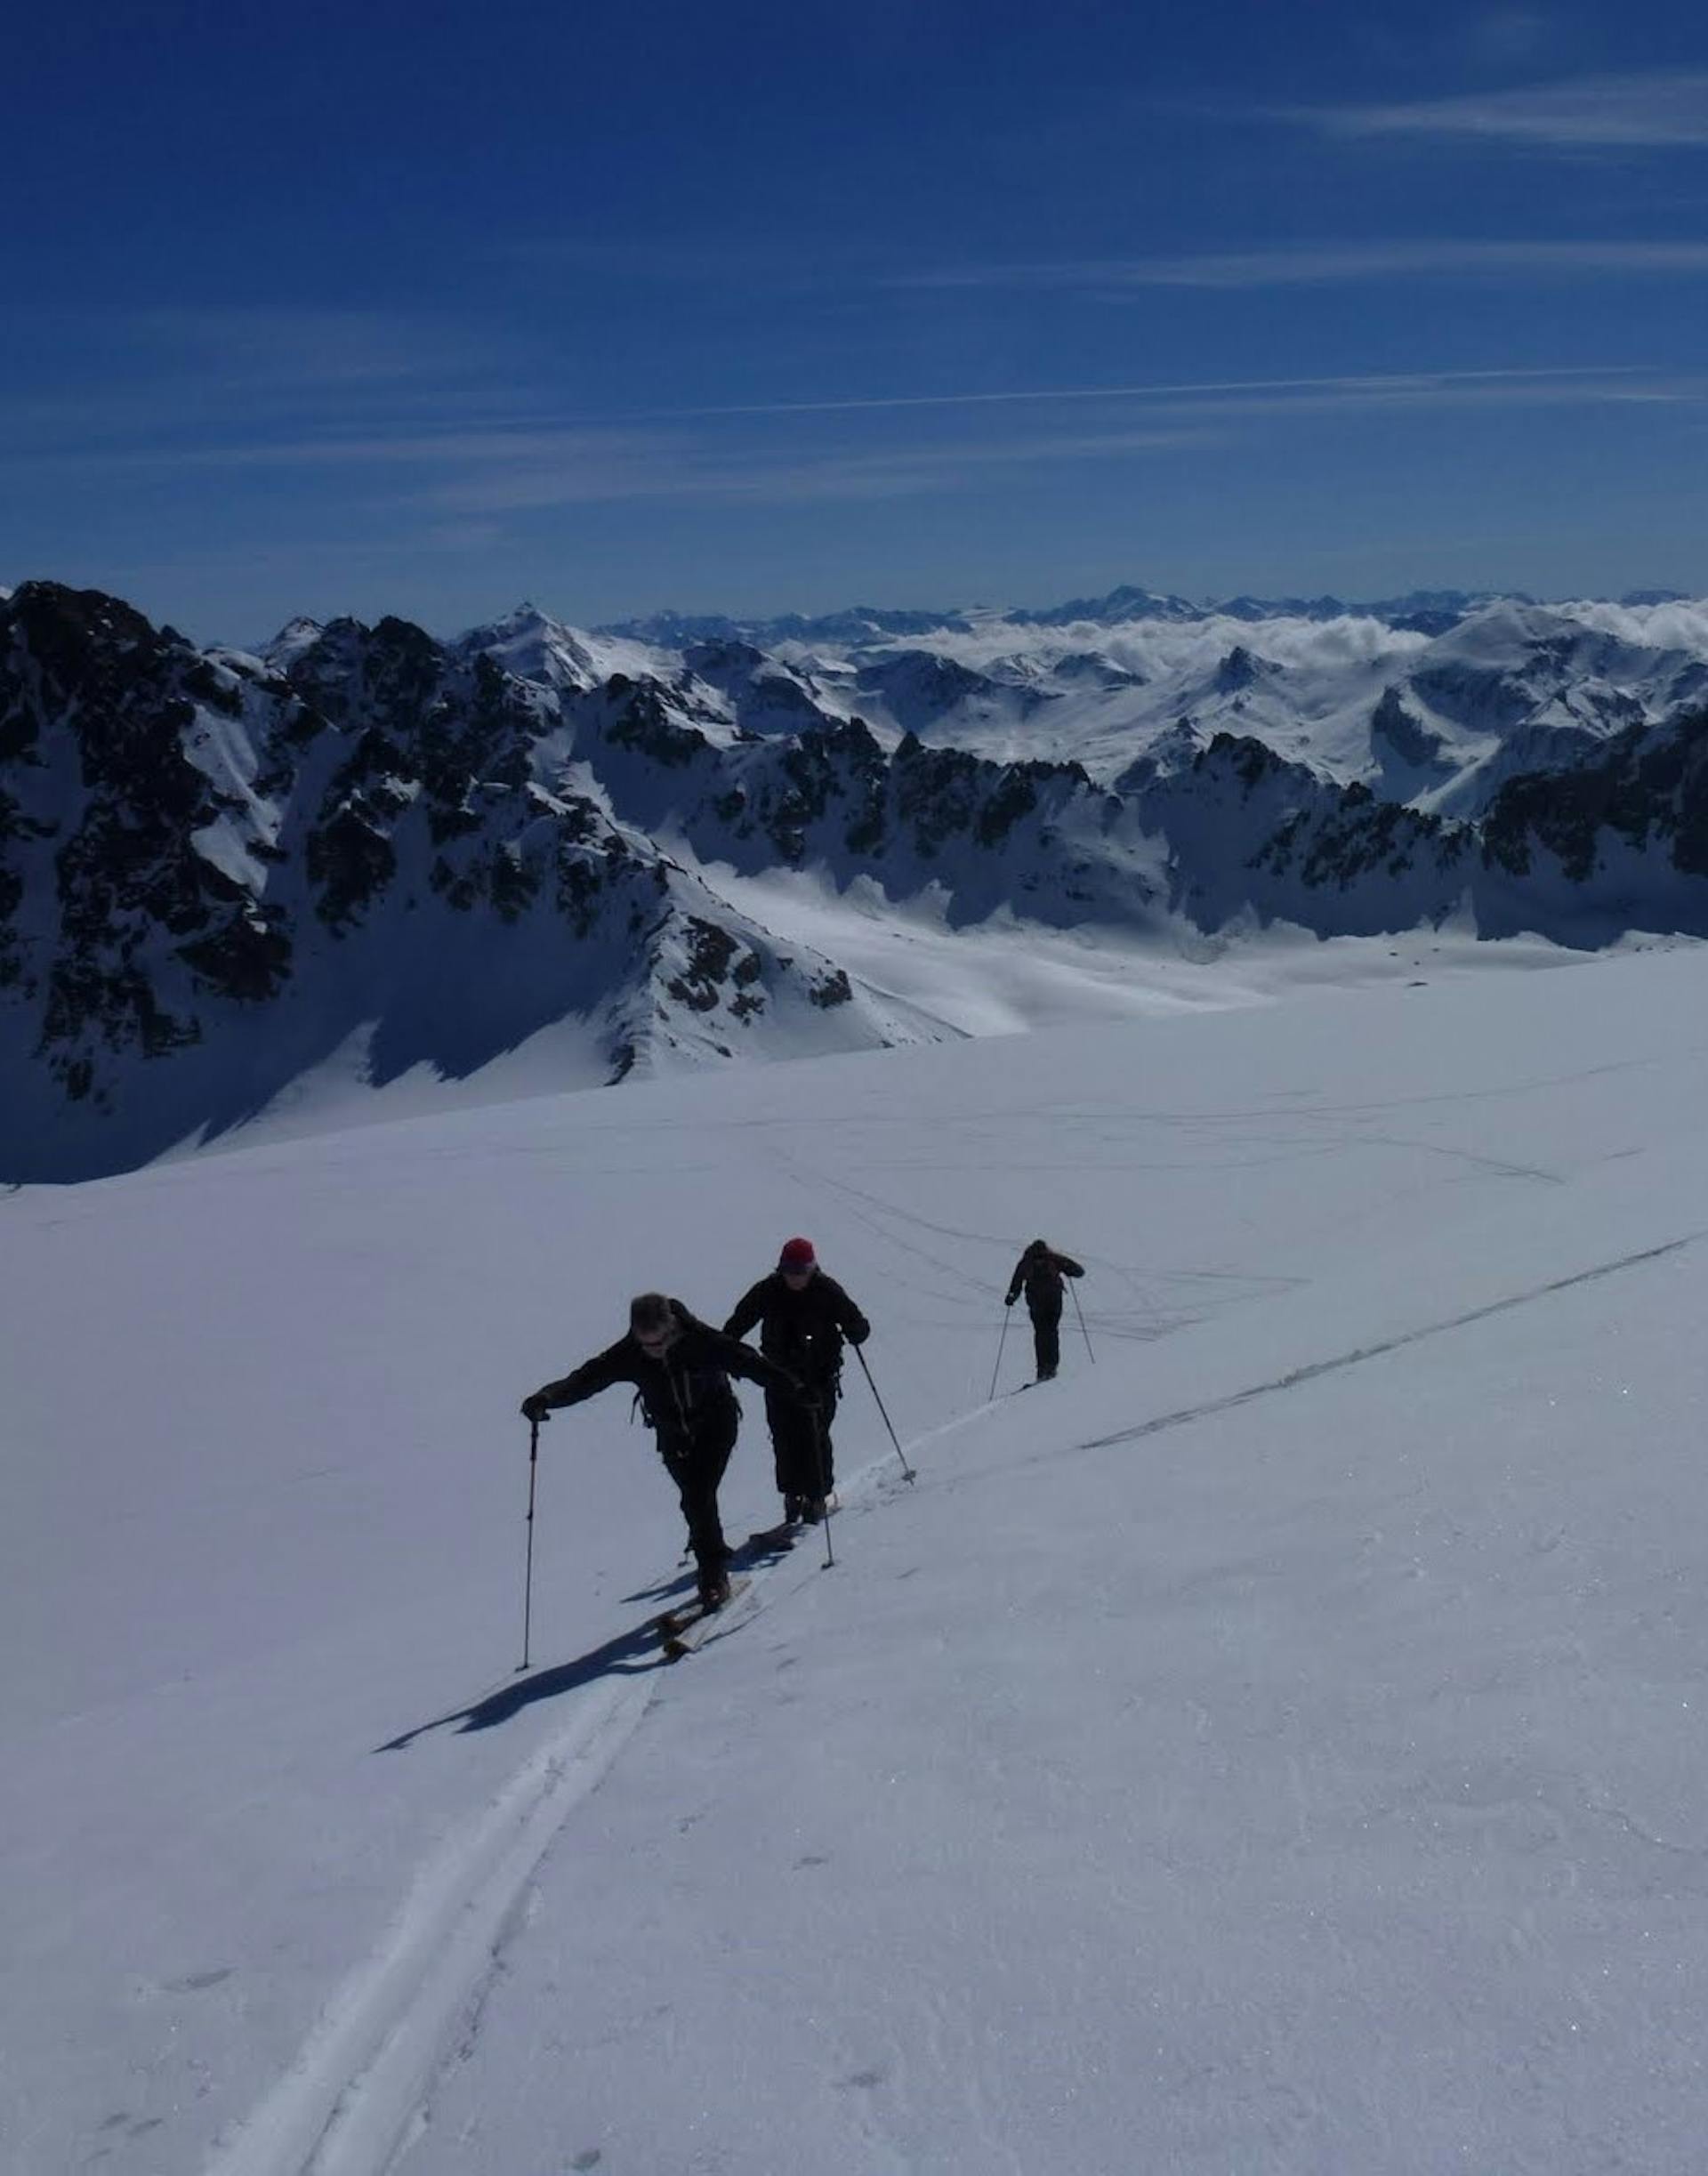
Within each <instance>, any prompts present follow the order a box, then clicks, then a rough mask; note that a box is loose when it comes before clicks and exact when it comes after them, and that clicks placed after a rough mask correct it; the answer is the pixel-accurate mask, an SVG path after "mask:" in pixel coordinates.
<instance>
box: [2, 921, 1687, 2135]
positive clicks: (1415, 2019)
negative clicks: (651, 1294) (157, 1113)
mask: <svg viewBox="0 0 1708 2176" xmlns="http://www.w3.org/2000/svg"><path fill="white" fill-rule="evenodd" d="M1551 957H1552V958H1553V959H1555V960H1558V959H1559V957H1560V955H1558V954H1555V955H1551ZM926 971H927V970H925V969H922V973H923V972H926ZM930 971H931V972H935V970H930ZM945 972H947V969H946V970H945ZM1414 977H1415V979H1414V981H1413V982H1412V983H1410V984H1409V985H1406V984H1400V983H1397V982H1390V983H1389V984H1387V985H1386V986H1385V987H1361V988H1357V989H1352V988H1336V987H1318V988H1299V989H1295V990H1293V991H1291V992H1289V993H1287V994H1285V995H1284V996H1283V997H1282V999H1281V1001H1280V1002H1271V1003H1261V1002H1260V1003H1248V1004H1246V1005H1244V1006H1241V1007H1235V1008H1233V1009H1221V1010H1206V1009H1202V1008H1201V1007H1200V1006H1199V1005H1197V1004H1196V1003H1181V1004H1180V1006H1179V1008H1178V1009H1176V1010H1172V1011H1156V1012H1155V1013H1153V1014H1151V1015H1150V1016H1148V1017H1146V1016H1140V1017H1132V1018H1129V1019H1122V1020H1119V1021H1117V1022H1114V1023H1110V1024H1104V1025H1101V1026H1085V1025H1069V1026H1065V1027H1061V1028H1057V1029H1055V1030H1053V1031H1052V1032H1050V1033H1048V1034H1039V1035H1035V1036H1003V1037H1001V1038H1000V1039H995V1040H991V1039H985V1040H974V1041H964V1042H955V1043H950V1044H937V1045H931V1046H922V1047H916V1048H914V1049H909V1050H899V1051H891V1052H874V1053H869V1054H864V1055H858V1056H850V1057H843V1058H826V1059H812V1060H802V1061H800V1062H797V1063H792V1064H786V1065H778V1066H775V1067H768V1068H746V1069H739V1070H736V1069H732V1070H730V1071H728V1072H723V1073H717V1074H708V1075H701V1076H696V1077H692V1078H684V1079H678V1080H661V1081H658V1082H655V1083H650V1084H641V1085H632V1086H629V1087H626V1088H624V1089H623V1090H622V1091H620V1092H614V1093H610V1094H579V1095H564V1096H547V1095H543V1094H538V1093H536V1094H534V1095H532V1096H531V1097H529V1098H528V1100H520V1101H515V1102H511V1103H487V1104H486V1105H485V1106H483V1107H481V1108H469V1109H465V1110H461V1111H456V1110H452V1111H446V1110H442V1109H441V1110H437V1111H434V1112H431V1113H429V1114H426V1115H423V1116H413V1117H399V1118H396V1119H394V1120H392V1121H391V1122H388V1123H379V1124H369V1125H366V1126H362V1127H359V1128H356V1129H353V1130H349V1131H342V1132H322V1133H318V1134H309V1135H304V1136H303V1137H302V1138H296V1139H286V1138H276V1139H273V1140H260V1141H258V1142H257V1143H256V1144H255V1145H252V1146H249V1147H246V1148H239V1149H236V1150H232V1151H229V1152H226V1153H221V1154H207V1155H203V1156H200V1157H185V1158H183V1159H181V1160H179V1161H176V1162H171V1163H165V1164H158V1165H153V1166H151V1167H149V1168H148V1169H145V1170H143V1171H141V1172H138V1173H133V1174H131V1175H129V1176H126V1177H123V1178H118V1179H113V1180H109V1181H101V1182H98V1183H93V1184H89V1185H85V1186H81V1187H77V1188H64V1189H55V1188H46V1187H33V1188H26V1189H21V1190H20V1191H15V1192H12V1193H11V1194H9V1195H6V1196H4V1197H0V1279H4V1283H3V1285H0V1350H3V1352H4V1359H3V1361H0V1366H4V1385H5V1392H6V1400H5V1423H4V1431H0V1654H3V1655H4V1680H3V1681H0V1730H3V1731H4V1741H3V1743H4V1760H3V1761H0V1955H3V1956H4V1959H5V1970H4V1978H3V1980H0V2166H4V2169H5V2170H6V2171H8V2172H14V2176H62V2172H65V2171H68V2170H72V2169H88V2168H99V2169H102V2170H109V2171H111V2172H114V2176H118V2172H124V2176H186V2172H197V2176H203V2172H205V2176H380V2172H382V2171H397V2172H399V2176H560V2172H568V2171H571V2170H592V2169H598V2170H600V2172H611V2176H630V2172H633V2176H642V2172H644V2176H663V2172H696V2176H699V2172H708V2176H709V2172H721V2171H730V2172H735V2171H740V2172H742V2176H794V2172H798V2171H801V2170H803V2169H806V2168H828V2169H834V2170H836V2171H837V2172H839V2176H880V2172H882V2176H891V2172H901V2171H908V2172H920V2176H925V2172H929V2176H990V2172H995V2171H1001V2172H1024V2176H1039V2172H1065V2171H1074V2172H1127V2171H1145V2172H1170V2176H1174V2172H1180V2176H1226V2172H1230V2171H1235V2170H1237V2171H1239V2172H1242V2176H1247V2172H1287V2176H1377V2172H1380V2176H1437V2172H1445V2171H1447V2170H1455V2171H1463V2170H1470V2171H1476V2172H1487V2176H1494V2172H1499V2176H1531V2172H1534V2176H1588V2172H1591V2171H1602V2170H1607V2169H1610V2168H1615V2167H1624V2168H1630V2169H1633V2170H1640V2171H1642V2172H1644V2176H1685V2172H1699V2171H1700V2170H1701V2169H1702V2167H1703V2165H1704V2139H1708V2078H1705V2077H1704V2048H1703V2037H1702V2019H1703V2017H1704V2013H1705V2012H1708V1828H1705V1827H1704V1805H1708V1745H1705V1744H1704V1700H1708V1478H1704V1449H1705V1448H1708V1445H1705V1442H1704V1438H1705V1436H1708V1429H1705V1427H1704V1423H1705V1422H1708V1344H1705V1343H1704V1334H1703V1326H1704V1319H1708V1136H1705V1135H1704V1125H1703V1116H1704V1109H1705V1108H1708V949H1704V947H1698V946H1691V945H1687V944H1680V945H1676V946H1667V947H1658V948H1656V949H1653V950H1648V951H1642V952H1637V953H1633V954H1628V955H1623V956H1607V957H1603V958H1600V959H1598V960H1596V961H1594V962H1592V963H1586V964H1578V965H1574V966H1572V967H1570V968H1569V969H1564V968H1563V969H1561V970H1560V971H1551V972H1545V973H1544V972H1506V973H1490V972H1483V973H1463V972H1459V971H1455V967H1454V963H1453V962H1452V961H1447V962H1446V963H1438V962H1435V961H1432V960H1430V959H1428V958H1427V957H1426V958H1425V960H1424V962H1423V963H1422V964H1420V965H1419V966H1418V967H1417V968H1416V969H1415V970H1414ZM795 1231H803V1232H806V1233H807V1234H809V1235H810V1237H812V1238H813V1239H814V1240H815V1241H816V1243H817V1245H818V1252H819V1254H820V1257H821V1259H822V1260H823V1261H824V1263H825V1265H826V1268H827V1269H829V1270H831V1272H832V1273H833V1274H834V1275H835V1276H837V1277H839V1278H841V1280H842V1282H843V1283H844V1284H845V1285H847V1286H848V1288H849V1290H850V1293H851V1294H853V1295H854V1297H855V1298H856V1299H857V1301H858V1302H859V1303H860V1304H861V1305H862V1306H863V1307H865V1309H866V1311H867V1312H868V1313H869V1314H870V1315H871V1316H872V1318H873V1320H874V1337H873V1340H872V1342H871V1344H870V1345H869V1346H868V1347H867V1348H866V1355H867V1358H869V1360H870V1362H871V1366H872V1370H873V1374H874V1381H875V1382H876V1384H877V1387H878V1389H879V1390H880V1391H881V1392H882V1398H883V1401H884V1404H885V1406H887V1408H888V1411H889V1413H890V1416H891V1418H892V1419H893V1421H894V1422H895V1424H896V1427H897V1430H898V1433H899V1435H900V1437H901V1439H902V1440H903V1442H904V1444H905V1445H906V1454H907V1457H908V1460H909V1461H910V1462H911V1463H912V1464H913V1465H914V1467H915V1468H916V1470H917V1480H916V1481H915V1482H914V1483H912V1484H910V1483H909V1482H908V1481H907V1480H906V1478H905V1477H904V1474H903V1471H902V1467H901V1462H900V1461H899V1460H898V1457H897V1455H896V1453H895V1450H894V1448H893V1447H892V1446H891V1444H890V1439H889V1438H888V1436H887V1435H886V1434H885V1432H884V1431H883V1428H882V1422H881V1420H880V1416H879V1414H878V1410H877V1407H876V1405H875V1403H874V1399H873V1398H872V1396H871V1394H870V1392H869V1390H868V1389H867V1386H866V1382H865V1380H864V1379H863V1377H862V1376H861V1374H859V1372H858V1368H851V1369H850V1374H849V1377H848V1379H847V1380H846V1382H845V1384H844V1402H843V1406H842V1412H841V1415H840V1417H839V1422H838V1426H837V1442H838V1464H839V1473H840V1477H841V1481H842V1510H841V1511H840V1512H839V1513H838V1515H837V1517H836V1518H835V1519H834V1522H833V1525H832V1527H831V1530H830V1531H831V1535H832V1538H833V1540H834V1550H835V1563H834V1567H833V1568H829V1569H826V1568H824V1542H823V1536H822V1535H819V1534H809V1535H806V1537H805V1538H804V1539H802V1541H801V1542H800V1543H798V1544H797V1546H796V1547H795V1549H794V1551H793V1552H792V1553H791V1554H790V1555H788V1556H787V1557H786V1558H785V1559H782V1560H781V1561H778V1562H775V1563H761V1564H760V1565H758V1566H757V1567H755V1573H754V1577H753V1584H752V1586H751V1587H750V1589H749V1590H748V1592H747V1593H746V1594H745V1596H744V1597H742V1599H741V1600H739V1601H738V1602H737V1605H736V1606H735V1607H734V1608H732V1610H731V1612H730V1614H729V1617H728V1618H727V1619H726V1620H725V1621H724V1623H723V1624H721V1625H720V1626H719V1627H718V1628H717V1630H716V1632H714V1634H713V1637H712V1638H711V1639H710V1640H708V1641H707V1643H706V1644H705V1647H704V1648H703V1649H702V1650H701V1651H700V1652H699V1653H698V1654H697V1655H696V1656H692V1657H691V1658H689V1659H688V1660H686V1661H684V1662H682V1663H681V1664H678V1665H674V1666H663V1665H660V1664H659V1663H658V1660H657V1655H656V1652H655V1649H654V1648H653V1646H652V1643H651V1642H650V1641H649V1639H648V1637H647V1634H646V1629H645V1628H646V1625H647V1623H648V1620H649V1617H651V1616H653V1615H654V1614H656V1612H657V1610H658V1609H659V1608H661V1607H662V1606H663V1600H662V1599H661V1598H663V1597H665V1596H668V1595H672V1594H674V1593H675V1592H678V1591H679V1590H680V1588H681V1585H683V1584H686V1576H685V1574H684V1573H683V1572H682V1571H681V1569H680V1568H679V1567H678V1565H677V1551H678V1549H679V1547H680V1545H681V1524H680V1519H679V1518H678V1515H677V1512H676V1509H675V1505H674V1502H673V1492H672V1490H671V1488H670V1487H669V1485H668V1483H667V1481H666V1479H665V1476H664V1474H663V1472H662V1471H661V1470H660V1468H659V1466H658V1464H657V1459H656V1457H655V1456H654V1455H653V1453H652V1450H651V1448H650V1444H649V1439H648V1438H647V1437H646V1436H645V1435H644V1434H643V1432H642V1431H641V1429H640V1428H639V1427H638V1426H636V1425H632V1424H631V1422H630V1419H629V1413H628V1406H627V1401H626V1399H625V1398H624V1397H622V1395H621V1394H620V1393H616V1392H613V1393H609V1394H608V1395H607V1396H606V1397H605V1398H602V1399H600V1400H599V1401H597V1402H595V1403H593V1404H591V1405H588V1406H582V1407H578V1408H576V1409H574V1410H573V1411H570V1412H567V1413H563V1414H558V1415H557V1416H556V1417H555V1418H554V1419H553V1421H552V1422H551V1423H550V1424H549V1425H548V1426H547V1427H546V1428H544V1430H543V1431H542V1438H543V1440H542V1447H541V1463H540V1471H539V1494H538V1506H537V1518H536V1528H535V1555H534V1585H533V1621H532V1658H533V1666H532V1668H531V1669H529V1670H528V1672H519V1671H518V1669H517V1664H518V1662H519V1661H520V1652H521V1634H522V1600H523V1595H522V1576H523V1544H524V1523H523V1513H524V1509H525V1504H526V1498H527V1479H528V1474H527V1442H528V1431H527V1428H526V1426H525V1424H524V1423H523V1422H521V1420H520V1417H519V1415H518V1414H517V1410H516V1408H517V1406H518V1403H519V1401H520V1398H521V1397H522V1396H523V1394H524V1393H525V1392H526V1391H528V1390H531V1389H533V1388H534V1387H536V1385H537V1384H539V1383H540V1382H544V1380H546V1379H547V1378H548V1377H550V1376H552V1375H555V1374H560V1373H561V1372H563V1370H564V1369H566V1368H567V1367H568V1366H570V1365H572V1364H574V1363H575V1362H576V1361H578V1360H579V1359H581V1358H584V1357H586V1356H587V1355H589V1354H591V1353H592V1351H593V1350H596V1349H597V1348H598V1347H600V1345H602V1344H604V1343H606V1342H608V1340H609V1339H610V1338H611V1337H613V1336H615V1335H616V1334H617V1332H618V1331H619V1329H620V1328H621V1326H622V1325H623V1321H624V1309H625V1304H626V1301H627V1298H628V1296H629V1294H631V1293H632V1292H634V1291H637V1290H641V1289H643V1288H646V1287H649V1286H662V1287H664V1288H665V1289H667V1290H669V1291H672V1292H673V1293H675V1294H678V1295H679V1296H680V1297H681V1298H682V1299H683V1300H684V1301H686V1302H688V1304H689V1306H691V1307H692V1308H694V1309H695V1310H697V1312H700V1313H702V1314H704V1315H705V1316H707V1317H709V1318H712V1319H713V1320H721V1318H722V1316H723V1315H724V1313H725V1312H726V1311H727V1310H728V1309H729V1307H730V1306H731V1305H732V1304H733V1302H734V1300H735V1299H736V1297H737V1294H739V1293H740V1292H741V1291H742V1290H743V1289H744V1288H745V1285H747V1283H749V1282H750V1281H751V1280H752V1278H753V1277H754V1276H756V1275H758V1274H759V1273H760V1272H761V1270H762V1269H765V1268H766V1267H768V1266H769V1263H770V1261H772V1260H773V1259H774V1256H775V1252H776V1248H777V1244H778V1242H779V1241H780V1240H781V1239H782V1238H784V1237H786V1236H788V1235H789V1234H790V1233H793V1232H795ZM1039 1233H1042V1234H1043V1235H1044V1236H1045V1237H1048V1238H1050V1239H1051V1241H1052V1242H1053V1243H1055V1244H1057V1245H1060V1246H1062V1247H1064V1248H1066V1249H1068V1251H1069V1252H1071V1253H1073V1254H1075V1255H1076V1256H1077V1257H1078V1258H1079V1259H1080V1260H1081V1261H1083V1262H1084V1264H1085V1265H1086V1269H1087V1275H1086V1277H1085V1278H1084V1282H1083V1284H1082V1285H1078V1286H1077V1287H1076V1288H1075V1289H1076V1292H1077V1294H1078V1295H1079V1296H1080V1297H1081V1298H1082V1299H1083V1302H1084V1329H1085V1333H1086V1335H1085V1336H1082V1334H1081V1328H1080V1324H1079V1322H1078V1320H1077V1319H1076V1316H1075V1313H1074V1311H1073V1309H1072V1308H1071V1306H1070V1309H1069V1311H1068V1318H1067V1320H1066V1322H1065V1323H1064V1336H1063V1355H1064V1361H1063V1374H1062V1375H1061V1377H1060V1378H1059V1380H1058V1381H1056V1382H1053V1383H1051V1384H1049V1385H1045V1386H1040V1387H1037V1388H1035V1389H1027V1390H1024V1391H1021V1390H1020V1389H1019V1386H1020V1384H1021V1383H1022V1382H1023V1380H1024V1378H1025V1376H1026V1375H1027V1374H1028V1373H1029V1366H1028V1365H1027V1346H1028V1339H1027V1332H1026V1325H1025V1321H1024V1318H1023V1313H1021V1312H1020V1311H1019V1310H1017V1316H1016V1318H1011V1319H1010V1320H1008V1322H1007V1326H1006V1335H1005V1338H1004V1337H1003V1327H1004V1317H1003V1308H1002V1304H1001V1299H1002V1294H1003V1289H1004V1287H1005V1284H1006V1280H1007V1277H1008V1275H1009V1272H1010V1270H1011V1267H1012V1265H1013V1261H1014V1259H1015V1256H1016V1255H1017V1254H1018V1253H1019V1249H1020V1247H1021V1246H1022V1245H1024V1243H1025V1242H1026V1241H1027V1239H1029V1238H1031V1237H1034V1236H1035V1235H1036V1234H1039ZM1087 1340H1089V1344H1090V1347H1091V1350H1090V1351H1088V1350H1087ZM999 1345H1000V1350H1001V1369H1000V1380H999V1383H998V1394H997V1396H996V1397H995V1399H994V1400H993V1399H992V1398H991V1397H990V1390H991V1379H992V1373H993V1368H994V1367H995V1364H996V1362H997V1359H998V1353H999ZM1092 1353H1094V1355H1095V1359H1094V1362H1093V1359H1092ZM744 1402H745V1406H746V1408H747V1416H746V1420H745V1425H744V1431H743V1437H742V1440H741V1443H740V1445H739V1446H738V1447H737V1453H736V1456H735V1460H734V1463H733V1464H732V1467H731V1471H730V1477H729V1481H728V1483H727V1485H726V1487H725V1490H724V1506H725V1519H726V1524H727V1527H728V1528H729V1532H730V1533H731V1535H743V1534H745V1533H746V1532H747V1531H748V1530H749V1529H750V1528H752V1527H759V1526H763V1525H768V1524H769V1523H770V1521H771V1520H772V1519H774V1518H775V1516H776V1515H777V1500H776V1497H775V1495H774V1493H773V1491H772V1489H771V1487H770V1479H769V1452H768V1448H767V1447H766V1445H765V1443H764V1439H763V1436H764V1431H763V1421H762V1414H761V1407H760V1400H759V1398H758V1397H757V1396H756V1395H754V1394H751V1393H749V1394H747V1395H746V1396H745V1401H744Z"/></svg>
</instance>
